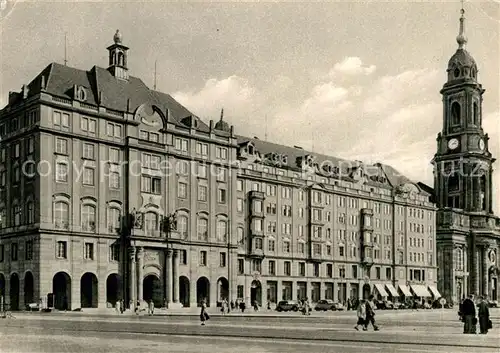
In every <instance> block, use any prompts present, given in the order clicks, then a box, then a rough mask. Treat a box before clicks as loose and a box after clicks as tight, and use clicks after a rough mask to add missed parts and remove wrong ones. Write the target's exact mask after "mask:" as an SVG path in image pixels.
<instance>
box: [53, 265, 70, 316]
mask: <svg viewBox="0 0 500 353" xmlns="http://www.w3.org/2000/svg"><path fill="white" fill-rule="evenodd" d="M52 293H54V308H55V309H58V310H70V309H71V278H70V277H69V275H68V274H67V273H66V272H58V273H56V274H55V275H54V278H53V279H52Z"/></svg>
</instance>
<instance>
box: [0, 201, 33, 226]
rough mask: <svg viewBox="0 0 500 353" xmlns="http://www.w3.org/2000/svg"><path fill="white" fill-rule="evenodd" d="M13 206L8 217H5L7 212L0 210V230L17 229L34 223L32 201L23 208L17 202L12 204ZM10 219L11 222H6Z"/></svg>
mask: <svg viewBox="0 0 500 353" xmlns="http://www.w3.org/2000/svg"><path fill="white" fill-rule="evenodd" d="M13 204H14V206H13V207H12V208H11V210H10V212H11V213H10V217H7V211H6V210H5V209H0V228H6V227H12V226H14V227H18V226H20V225H22V224H33V223H35V204H34V203H33V201H28V202H27V203H26V204H25V205H24V207H23V206H21V205H19V204H18V202H17V201H14V202H13ZM8 218H10V220H11V222H10V224H9V222H8V221H7V219H8Z"/></svg>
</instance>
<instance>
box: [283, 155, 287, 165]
mask: <svg viewBox="0 0 500 353" xmlns="http://www.w3.org/2000/svg"><path fill="white" fill-rule="evenodd" d="M281 163H283V164H288V156H286V155H281Z"/></svg>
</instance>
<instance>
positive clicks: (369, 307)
mask: <svg viewBox="0 0 500 353" xmlns="http://www.w3.org/2000/svg"><path fill="white" fill-rule="evenodd" d="M370 323H371V324H372V326H373V330H374V331H378V330H379V328H378V326H377V324H376V323H375V303H374V302H373V295H370V297H369V298H368V302H367V303H366V321H365V327H364V328H363V330H364V331H366V330H368V325H369V324H370Z"/></svg>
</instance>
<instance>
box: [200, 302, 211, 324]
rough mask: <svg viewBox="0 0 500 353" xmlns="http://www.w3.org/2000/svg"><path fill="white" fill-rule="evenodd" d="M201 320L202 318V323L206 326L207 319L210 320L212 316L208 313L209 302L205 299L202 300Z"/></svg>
mask: <svg viewBox="0 0 500 353" xmlns="http://www.w3.org/2000/svg"><path fill="white" fill-rule="evenodd" d="M200 320H201V325H202V326H205V322H206V321H207V320H210V316H209V315H208V313H207V304H206V302H205V299H203V300H202V301H201V312H200Z"/></svg>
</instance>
